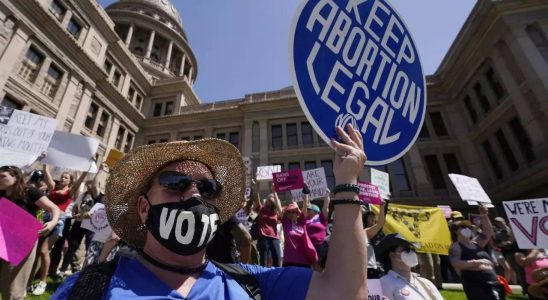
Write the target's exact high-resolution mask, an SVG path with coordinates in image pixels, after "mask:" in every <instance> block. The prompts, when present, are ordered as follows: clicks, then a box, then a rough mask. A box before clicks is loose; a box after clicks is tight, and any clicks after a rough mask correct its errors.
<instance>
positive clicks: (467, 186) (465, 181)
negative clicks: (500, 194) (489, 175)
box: [449, 174, 491, 204]
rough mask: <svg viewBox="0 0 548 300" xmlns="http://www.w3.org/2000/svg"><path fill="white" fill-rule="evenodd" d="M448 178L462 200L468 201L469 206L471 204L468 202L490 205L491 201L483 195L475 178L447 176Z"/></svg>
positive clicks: (457, 175) (455, 175) (485, 194)
mask: <svg viewBox="0 0 548 300" xmlns="http://www.w3.org/2000/svg"><path fill="white" fill-rule="evenodd" d="M449 178H450V179H451V182H453V184H454V185H455V188H456V189H457V192H458V193H459V195H460V198H461V199H462V200H464V201H468V203H469V204H471V203H470V202H472V201H475V202H480V203H491V199H489V196H488V195H487V193H485V191H484V190H483V188H482V187H481V184H480V183H479V181H478V180H477V179H476V178H474V177H468V176H464V175H460V174H449ZM472 203H473V202H472Z"/></svg>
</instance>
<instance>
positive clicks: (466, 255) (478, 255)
mask: <svg viewBox="0 0 548 300" xmlns="http://www.w3.org/2000/svg"><path fill="white" fill-rule="evenodd" d="M459 246H460V249H461V252H460V259H462V260H473V259H484V258H486V259H490V257H489V254H488V253H487V252H485V251H484V250H483V249H482V248H480V247H479V246H478V245H477V244H474V246H476V248H475V249H470V248H467V247H465V246H464V245H462V244H461V243H459ZM461 273H462V274H461V277H462V278H463V279H468V280H471V281H479V282H491V281H498V280H497V275H496V274H495V271H494V270H490V271H470V270H463V271H462V272H461Z"/></svg>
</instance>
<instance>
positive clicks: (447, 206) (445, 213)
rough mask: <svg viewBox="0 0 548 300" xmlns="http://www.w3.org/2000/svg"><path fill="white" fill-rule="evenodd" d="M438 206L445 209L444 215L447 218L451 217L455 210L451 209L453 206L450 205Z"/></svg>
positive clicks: (442, 209)
mask: <svg viewBox="0 0 548 300" xmlns="http://www.w3.org/2000/svg"><path fill="white" fill-rule="evenodd" d="M438 207H439V208H440V209H441V211H443V215H444V216H445V218H446V219H451V212H452V211H453V210H452V209H451V206H449V205H438Z"/></svg>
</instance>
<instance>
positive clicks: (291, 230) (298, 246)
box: [282, 213, 311, 265]
mask: <svg viewBox="0 0 548 300" xmlns="http://www.w3.org/2000/svg"><path fill="white" fill-rule="evenodd" d="M282 226H283V228H284V238H285V245H284V262H287V263H293V264H301V265H310V264H311V262H310V261H309V260H308V258H307V256H306V250H305V245H306V236H305V234H306V230H305V226H306V217H305V216H304V214H303V213H301V214H300V215H299V218H298V219H297V223H295V224H293V222H291V220H290V219H289V218H286V217H284V218H283V219H282Z"/></svg>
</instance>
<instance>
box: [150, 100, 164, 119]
mask: <svg viewBox="0 0 548 300" xmlns="http://www.w3.org/2000/svg"><path fill="white" fill-rule="evenodd" d="M162 104H163V103H155V104H154V111H153V113H152V116H153V117H158V116H161V115H162Z"/></svg>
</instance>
